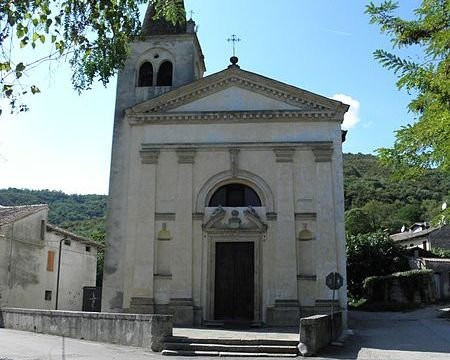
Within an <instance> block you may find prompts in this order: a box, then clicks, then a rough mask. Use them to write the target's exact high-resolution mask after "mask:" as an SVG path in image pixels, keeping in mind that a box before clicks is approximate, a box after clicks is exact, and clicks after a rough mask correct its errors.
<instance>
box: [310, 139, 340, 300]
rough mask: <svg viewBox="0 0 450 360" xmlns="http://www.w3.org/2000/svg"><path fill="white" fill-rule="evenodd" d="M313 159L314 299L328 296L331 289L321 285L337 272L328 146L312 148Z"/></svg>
mask: <svg viewBox="0 0 450 360" xmlns="http://www.w3.org/2000/svg"><path fill="white" fill-rule="evenodd" d="M313 153H314V157H315V161H316V199H317V224H320V226H318V227H317V246H316V252H317V253H316V276H317V289H316V301H317V300H319V301H322V300H328V299H331V290H329V289H328V287H327V286H326V284H325V278H326V276H327V275H328V274H329V273H330V272H332V271H337V263H336V224H335V209H334V203H335V199H334V189H333V175H334V174H333V171H332V166H331V165H332V163H331V161H332V154H333V149H332V148H331V147H317V148H315V149H313Z"/></svg>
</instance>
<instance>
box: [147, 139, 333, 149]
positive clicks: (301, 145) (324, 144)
mask: <svg viewBox="0 0 450 360" xmlns="http://www.w3.org/2000/svg"><path fill="white" fill-rule="evenodd" d="M230 148H238V149H241V150H262V151H271V150H273V151H275V150H277V149H286V148H289V149H306V150H314V149H332V148H333V142H332V141H298V142H224V143H195V144H193V143H173V144H145V143H144V144H141V149H142V151H155V150H157V151H174V150H183V149H185V150H191V151H192V150H195V151H210V150H211V149H214V150H216V151H218V150H220V151H230Z"/></svg>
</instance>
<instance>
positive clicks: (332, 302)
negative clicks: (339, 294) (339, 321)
mask: <svg viewBox="0 0 450 360" xmlns="http://www.w3.org/2000/svg"><path fill="white" fill-rule="evenodd" d="M335 291H336V290H335V289H333V300H332V301H331V341H332V342H333V318H334V293H335Z"/></svg>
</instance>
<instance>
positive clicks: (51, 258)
mask: <svg viewBox="0 0 450 360" xmlns="http://www.w3.org/2000/svg"><path fill="white" fill-rule="evenodd" d="M54 266H55V252H54V251H49V252H48V253H47V271H53V269H54Z"/></svg>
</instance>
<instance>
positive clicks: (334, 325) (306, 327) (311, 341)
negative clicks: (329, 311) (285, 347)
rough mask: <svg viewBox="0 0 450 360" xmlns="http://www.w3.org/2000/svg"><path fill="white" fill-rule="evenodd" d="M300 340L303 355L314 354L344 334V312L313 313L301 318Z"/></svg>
mask: <svg viewBox="0 0 450 360" xmlns="http://www.w3.org/2000/svg"><path fill="white" fill-rule="evenodd" d="M299 330H300V342H299V345H298V350H299V352H300V354H301V355H302V356H312V355H314V354H316V353H317V352H318V351H319V350H320V349H322V348H323V347H325V346H327V345H328V344H330V343H331V342H332V341H333V340H335V339H337V338H339V337H340V336H341V335H342V331H343V326H342V313H341V312H336V313H334V314H333V319H331V315H313V316H309V317H306V318H301V319H300V329H299Z"/></svg>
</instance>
